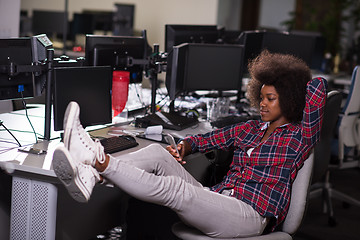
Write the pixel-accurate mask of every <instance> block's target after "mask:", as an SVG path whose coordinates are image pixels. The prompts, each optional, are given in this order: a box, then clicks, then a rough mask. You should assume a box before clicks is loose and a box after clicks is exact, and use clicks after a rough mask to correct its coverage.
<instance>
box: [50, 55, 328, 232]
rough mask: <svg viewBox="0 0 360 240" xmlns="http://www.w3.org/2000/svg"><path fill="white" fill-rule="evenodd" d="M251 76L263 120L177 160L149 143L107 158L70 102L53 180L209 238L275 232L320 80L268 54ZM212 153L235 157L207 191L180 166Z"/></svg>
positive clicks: (188, 146)
mask: <svg viewBox="0 0 360 240" xmlns="http://www.w3.org/2000/svg"><path fill="white" fill-rule="evenodd" d="M249 72H250V76H251V81H250V83H249V89H248V92H247V94H248V97H249V99H250V100H251V102H252V104H253V105H254V106H256V107H258V108H259V110H260V115H261V120H253V121H248V122H246V123H238V124H235V125H232V126H228V127H224V128H222V129H218V130H215V131H212V132H210V133H207V134H202V135H194V136H190V137H187V138H185V139H183V140H182V141H181V142H180V143H179V144H178V146H177V148H178V150H179V153H180V154H177V153H176V150H175V149H172V148H171V147H170V146H168V147H167V150H165V149H164V148H163V147H162V146H160V145H158V144H152V145H149V146H148V147H146V148H143V149H141V150H139V151H136V152H133V153H129V154H126V155H122V156H119V157H117V158H114V157H112V156H110V155H106V154H104V152H103V148H102V146H101V144H100V143H99V142H97V141H95V142H94V141H93V140H91V139H90V137H89V135H88V134H87V133H86V132H85V130H84V129H83V127H82V126H81V124H80V121H79V111H80V109H79V106H78V105H77V104H76V103H74V102H71V103H70V104H69V106H68V108H67V110H66V113H65V119H64V145H63V146H62V145H60V146H59V147H57V149H56V150H55V152H54V156H53V167H54V171H55V173H56V175H57V176H58V177H59V179H60V180H61V181H62V182H63V183H64V185H65V186H66V187H67V189H68V191H69V193H70V195H71V196H72V197H73V198H74V199H76V200H78V201H80V202H86V201H88V200H89V198H90V195H91V192H92V189H93V187H94V185H95V184H96V183H97V182H99V181H102V178H105V179H106V180H107V181H110V182H112V183H114V184H115V185H116V186H118V187H119V188H121V189H122V190H123V191H125V192H127V193H128V194H129V195H131V196H133V197H135V198H138V199H140V200H143V201H147V202H151V203H156V204H160V205H163V206H167V207H169V208H171V209H172V210H174V211H175V212H176V213H177V214H178V216H179V217H180V218H181V219H182V221H183V222H185V223H187V224H189V225H191V226H193V227H195V228H197V229H199V230H200V231H202V232H203V233H205V234H206V235H208V236H211V237H224V238H226V237H228V238H231V237H246V236H255V235H260V234H262V232H263V231H264V229H265V227H266V226H267V225H268V224H270V225H269V227H270V229H271V230H273V229H275V227H276V226H277V225H278V224H279V223H281V222H282V221H283V220H284V218H285V216H286V214H287V211H288V207H289V201H290V191H291V184H292V182H293V181H294V179H295V177H296V174H297V171H298V170H299V169H300V168H301V167H302V165H303V163H304V160H305V159H306V158H307V157H308V155H309V153H310V151H311V149H312V148H313V147H314V145H315V144H316V142H317V141H318V140H319V136H320V129H321V123H322V115H323V107H324V105H325V101H326V81H325V80H324V79H322V78H316V79H313V80H312V79H311V75H310V70H309V68H308V67H307V66H306V64H305V63H304V62H303V61H301V60H299V59H297V58H295V57H293V56H290V55H282V54H271V53H269V52H268V51H263V52H262V53H261V54H260V55H259V56H258V57H257V58H255V59H254V60H253V61H252V62H251V63H250V64H249ZM212 149H222V150H233V151H234V157H233V161H232V163H231V166H230V170H229V171H228V173H227V174H226V176H225V177H224V179H223V180H222V182H220V183H218V184H216V185H215V186H213V187H211V188H205V187H203V186H202V185H201V184H200V183H199V182H197V181H196V180H195V179H194V178H193V177H192V176H191V175H190V174H189V173H188V172H187V171H186V170H185V169H184V168H183V167H182V166H181V164H179V162H180V163H185V162H184V157H185V156H186V155H188V154H191V153H194V152H196V151H199V152H206V151H209V150H212ZM169 153H170V154H169Z"/></svg>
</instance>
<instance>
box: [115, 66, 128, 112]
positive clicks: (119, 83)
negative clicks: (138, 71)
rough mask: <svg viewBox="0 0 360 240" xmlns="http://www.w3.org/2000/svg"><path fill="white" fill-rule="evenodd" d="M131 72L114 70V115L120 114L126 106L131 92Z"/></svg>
mask: <svg viewBox="0 0 360 240" xmlns="http://www.w3.org/2000/svg"><path fill="white" fill-rule="evenodd" d="M129 81H130V73H129V72H127V71H114V72H113V80H112V94H111V97H112V110H113V117H115V116H117V115H119V114H120V113H121V112H122V111H123V110H124V108H125V105H126V102H127V99H128V93H129Z"/></svg>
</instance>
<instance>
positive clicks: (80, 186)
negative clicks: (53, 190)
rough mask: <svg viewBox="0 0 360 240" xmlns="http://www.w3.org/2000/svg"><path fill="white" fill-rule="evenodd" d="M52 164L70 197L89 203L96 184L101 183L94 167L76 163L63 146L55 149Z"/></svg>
mask: <svg viewBox="0 0 360 240" xmlns="http://www.w3.org/2000/svg"><path fill="white" fill-rule="evenodd" d="M52 164H53V169H54V172H55V174H56V176H57V177H58V178H59V179H60V181H61V182H62V183H63V184H64V186H65V187H66V189H67V190H68V192H69V193H70V195H71V196H72V197H73V198H74V199H75V200H76V201H78V202H87V201H88V200H89V199H90V196H91V193H92V190H93V188H94V186H95V184H96V183H97V182H99V181H100V175H99V173H98V172H97V171H96V170H95V169H94V168H93V167H92V166H90V165H87V164H84V163H81V162H79V161H75V160H74V159H73V158H72V155H71V154H70V152H69V151H68V150H67V149H66V148H65V147H64V146H63V145H59V146H58V147H57V148H56V149H55V151H54V155H53V161H52Z"/></svg>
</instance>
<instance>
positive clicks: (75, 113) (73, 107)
mask: <svg viewBox="0 0 360 240" xmlns="http://www.w3.org/2000/svg"><path fill="white" fill-rule="evenodd" d="M79 113H80V109H79V105H78V104H77V103H76V102H70V103H69V104H68V106H67V107H66V111H65V115H64V145H65V147H66V148H69V142H70V136H71V131H72V128H73V126H74V120H75V118H78V117H79ZM65 140H66V141H65Z"/></svg>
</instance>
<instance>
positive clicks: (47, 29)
mask: <svg viewBox="0 0 360 240" xmlns="http://www.w3.org/2000/svg"><path fill="white" fill-rule="evenodd" d="M65 18H66V13H65V12H64V11H49V10H34V11H33V14H32V33H33V34H47V35H48V36H52V35H53V34H58V33H64V32H65V24H68V23H67V21H66V22H65ZM66 20H67V19H66ZM66 27H67V26H66Z"/></svg>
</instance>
